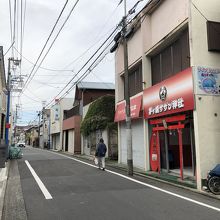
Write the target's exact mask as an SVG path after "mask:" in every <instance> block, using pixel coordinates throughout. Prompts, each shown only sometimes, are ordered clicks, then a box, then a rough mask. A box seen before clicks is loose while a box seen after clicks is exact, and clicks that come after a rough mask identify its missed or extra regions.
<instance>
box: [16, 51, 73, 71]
mask: <svg viewBox="0 0 220 220" xmlns="http://www.w3.org/2000/svg"><path fill="white" fill-rule="evenodd" d="M14 49H15V50H16V51H17V52H18V53H19V51H18V49H17V48H16V47H14ZM19 54H20V53H19ZM20 55H21V54H20ZM21 56H22V58H23V59H25V60H26V61H27V62H29V63H30V64H32V65H35V64H34V63H33V62H31V61H30V60H29V59H27V58H26V57H25V56H24V55H21ZM35 67H39V68H40V69H43V70H47V71H53V72H65V71H66V72H72V70H65V69H50V68H46V67H42V66H38V65H35Z"/></svg>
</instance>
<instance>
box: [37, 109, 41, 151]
mask: <svg viewBox="0 0 220 220" xmlns="http://www.w3.org/2000/svg"><path fill="white" fill-rule="evenodd" d="M40 115H41V112H40V111H39V112H38V116H39V121H38V147H40Z"/></svg>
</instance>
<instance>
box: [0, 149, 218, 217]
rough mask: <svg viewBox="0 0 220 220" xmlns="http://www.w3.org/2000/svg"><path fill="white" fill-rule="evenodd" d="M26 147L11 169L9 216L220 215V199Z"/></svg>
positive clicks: (7, 198) (7, 199)
mask: <svg viewBox="0 0 220 220" xmlns="http://www.w3.org/2000/svg"><path fill="white" fill-rule="evenodd" d="M23 153H24V156H23V158H22V159H20V160H18V161H12V164H11V168H10V171H9V180H8V187H7V190H6V196H5V207H4V216H3V219H4V220H12V219H22V220H23V219H26V218H27V219H28V220H34V219H37V220H39V219H40V220H49V219H53V220H55V219H59V220H66V219H86V220H88V219H92V220H99V219H100V220H103V219H106V220H108V219H109V220H112V219H114V220H115V219H118V220H123V219H126V220H128V219H129V220H130V219H135V220H138V219H148V220H151V219H155V220H158V219H167V220H171V219H174V220H185V219H190V220H202V219H204V220H207V219H220V203H219V201H218V200H215V199H211V198H208V197H205V196H203V195H200V194H197V193H194V192H191V191H188V190H184V189H180V188H177V187H174V186H170V185H167V184H164V183H159V182H156V181H153V180H149V179H147V178H141V177H134V179H133V178H129V177H127V176H126V174H125V173H118V171H116V172H115V171H111V170H109V169H107V170H106V171H101V170H99V169H97V168H96V167H95V166H93V164H89V163H85V162H80V161H78V160H77V159H74V158H72V159H71V158H70V157H67V156H65V155H60V154H58V153H55V152H51V151H46V150H40V149H35V148H29V147H27V148H25V149H24V150H23ZM16 167H18V169H17V171H16ZM119 172H120V171H119ZM20 184H21V187H20ZM39 186H40V187H41V188H40V187H39ZM13 190H16V193H15V192H14V191H13ZM11 201H14V205H13V202H11ZM15 216H16V217H15Z"/></svg>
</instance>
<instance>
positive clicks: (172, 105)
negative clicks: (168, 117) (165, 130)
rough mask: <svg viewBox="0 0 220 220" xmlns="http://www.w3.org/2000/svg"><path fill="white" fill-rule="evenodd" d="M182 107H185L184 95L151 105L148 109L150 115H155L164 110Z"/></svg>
mask: <svg viewBox="0 0 220 220" xmlns="http://www.w3.org/2000/svg"><path fill="white" fill-rule="evenodd" d="M180 108H184V99H183V98H182V97H181V98H178V99H175V100H173V101H171V102H169V103H164V104H161V105H157V106H154V107H150V108H149V109H148V110H149V115H155V114H160V113H162V112H166V111H170V110H175V109H180Z"/></svg>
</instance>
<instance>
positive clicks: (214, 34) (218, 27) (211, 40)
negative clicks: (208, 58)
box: [207, 21, 220, 52]
mask: <svg viewBox="0 0 220 220" xmlns="http://www.w3.org/2000/svg"><path fill="white" fill-rule="evenodd" d="M207 39H208V50H209V51H217V52H220V22H214V21H207Z"/></svg>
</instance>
